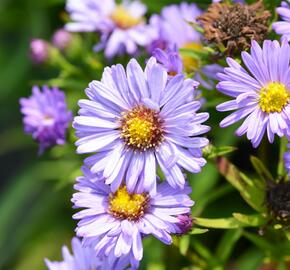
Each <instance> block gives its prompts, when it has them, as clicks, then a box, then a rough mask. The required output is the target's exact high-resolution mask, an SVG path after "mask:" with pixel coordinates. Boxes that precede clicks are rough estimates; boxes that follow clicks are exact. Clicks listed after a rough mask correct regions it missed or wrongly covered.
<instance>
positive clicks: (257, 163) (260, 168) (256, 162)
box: [250, 156, 274, 186]
mask: <svg viewBox="0 0 290 270" xmlns="http://www.w3.org/2000/svg"><path fill="white" fill-rule="evenodd" d="M250 160H251V163H252V165H253V167H254V168H255V170H256V172H257V173H258V174H259V176H260V178H261V180H263V181H264V183H265V182H267V181H269V180H274V178H273V176H272V175H271V173H270V172H269V171H268V170H267V168H266V167H265V165H264V164H263V162H262V161H261V160H260V159H259V158H257V157H255V156H251V157H250ZM264 186H265V184H264Z"/></svg>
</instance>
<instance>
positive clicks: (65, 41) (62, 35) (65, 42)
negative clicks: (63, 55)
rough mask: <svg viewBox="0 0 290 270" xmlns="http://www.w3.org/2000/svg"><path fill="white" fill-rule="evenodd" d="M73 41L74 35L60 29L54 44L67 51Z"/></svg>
mask: <svg viewBox="0 0 290 270" xmlns="http://www.w3.org/2000/svg"><path fill="white" fill-rule="evenodd" d="M71 41H72V34H71V33H69V32H68V31H66V30H64V29H58V30H57V31H56V32H55V33H54V34H53V37H52V44H53V45H54V46H55V47H57V48H58V49H60V50H62V51H63V50H65V49H66V48H67V47H68V46H69V45H70V43H71Z"/></svg>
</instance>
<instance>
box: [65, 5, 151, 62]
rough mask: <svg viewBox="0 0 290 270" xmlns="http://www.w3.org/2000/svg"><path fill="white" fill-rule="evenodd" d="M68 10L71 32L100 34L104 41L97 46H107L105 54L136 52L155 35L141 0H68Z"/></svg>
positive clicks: (68, 27) (98, 48) (97, 47)
mask: <svg viewBox="0 0 290 270" xmlns="http://www.w3.org/2000/svg"><path fill="white" fill-rule="evenodd" d="M67 11H68V12H69V13H70V16H71V19H72V20H73V22H71V23H68V24H67V25H66V29H67V30H69V31H78V32H91V31H98V32H100V33H101V43H100V44H98V45H97V46H96V47H95V49H96V50H100V49H103V48H104V49H105V55H106V57H108V58H112V57H113V56H115V55H116V54H123V53H124V52H127V53H128V54H130V55H133V54H135V53H136V51H137V49H138V45H139V46H147V45H148V44H149V43H150V42H151V35H153V34H154V31H153V29H152V27H150V26H148V25H146V23H145V18H144V15H145V13H146V6H145V5H143V4H142V3H141V2H139V1H123V2H122V3H121V4H117V3H116V2H115V1H114V0H106V1H101V0H83V1H79V0H68V1H67Z"/></svg>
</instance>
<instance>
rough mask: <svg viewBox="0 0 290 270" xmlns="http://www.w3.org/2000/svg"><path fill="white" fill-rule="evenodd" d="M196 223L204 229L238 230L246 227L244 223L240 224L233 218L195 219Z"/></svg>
mask: <svg viewBox="0 0 290 270" xmlns="http://www.w3.org/2000/svg"><path fill="white" fill-rule="evenodd" d="M194 223H195V224H196V225H199V226H202V227H207V228H216V229H236V228H241V227H246V225H245V224H244V223H241V222H239V221H238V220H236V219H235V218H233V217H229V218H195V219H194Z"/></svg>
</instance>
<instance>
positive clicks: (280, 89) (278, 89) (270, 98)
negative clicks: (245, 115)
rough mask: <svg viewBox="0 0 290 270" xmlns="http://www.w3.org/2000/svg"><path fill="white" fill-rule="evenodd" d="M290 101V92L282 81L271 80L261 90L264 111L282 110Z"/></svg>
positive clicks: (260, 100) (261, 104) (261, 105)
mask: <svg viewBox="0 0 290 270" xmlns="http://www.w3.org/2000/svg"><path fill="white" fill-rule="evenodd" d="M289 102H290V93H289V91H288V90H287V88H286V86H285V85H284V84H282V83H277V82H271V83H269V84H268V86H267V87H264V88H262V89H261V91H260V99H259V105H260V108H261V110H262V111H263V112H266V113H273V112H281V111H282V110H283V109H284V107H285V106H286V105H287V104H288V103H289Z"/></svg>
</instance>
